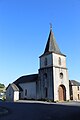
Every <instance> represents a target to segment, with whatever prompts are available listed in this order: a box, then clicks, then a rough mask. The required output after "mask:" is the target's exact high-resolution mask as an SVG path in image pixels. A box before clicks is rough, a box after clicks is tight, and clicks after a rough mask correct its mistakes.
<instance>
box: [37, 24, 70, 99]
mask: <svg viewBox="0 0 80 120" xmlns="http://www.w3.org/2000/svg"><path fill="white" fill-rule="evenodd" d="M39 58H40V69H39V89H38V92H39V98H40V99H48V100H53V101H65V100H69V79H68V71H67V68H66V55H64V54H62V53H61V51H60V49H59V47H58V45H57V43H56V40H55V37H54V34H53V32H52V26H51V27H50V33H49V37H48V40H47V44H46V47H45V50H44V53H43V54H42V55H41V56H40V57H39Z"/></svg>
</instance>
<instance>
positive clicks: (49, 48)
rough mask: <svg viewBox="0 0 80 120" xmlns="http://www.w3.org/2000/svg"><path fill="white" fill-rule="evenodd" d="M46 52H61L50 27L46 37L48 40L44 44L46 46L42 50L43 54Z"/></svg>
mask: <svg viewBox="0 0 80 120" xmlns="http://www.w3.org/2000/svg"><path fill="white" fill-rule="evenodd" d="M48 52H54V53H57V54H62V53H61V51H60V49H59V47H58V45H57V43H56V40H55V37H54V34H53V32H52V29H50V33H49V37H48V41H47V44H46V48H45V51H44V54H46V53H48Z"/></svg>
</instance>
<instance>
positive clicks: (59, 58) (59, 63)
mask: <svg viewBox="0 0 80 120" xmlns="http://www.w3.org/2000/svg"><path fill="white" fill-rule="evenodd" d="M59 65H61V58H60V57H59Z"/></svg>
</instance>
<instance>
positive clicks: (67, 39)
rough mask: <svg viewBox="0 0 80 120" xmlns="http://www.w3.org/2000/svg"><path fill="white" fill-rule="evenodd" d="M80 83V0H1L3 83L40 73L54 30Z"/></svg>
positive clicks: (73, 76) (72, 74)
mask: <svg viewBox="0 0 80 120" xmlns="http://www.w3.org/2000/svg"><path fill="white" fill-rule="evenodd" d="M50 22H51V23H52V25H53V32H54V35H55V38H56V41H57V43H58V45H59V48H60V50H61V52H62V53H64V54H66V55H67V68H68V71H69V79H76V80H78V81H80V72H79V71H80V53H79V52H80V0H0V83H4V84H5V85H6V86H7V85H8V84H9V83H12V82H13V81H14V80H16V79H17V78H18V77H20V76H22V75H27V74H33V73H37V72H38V69H39V56H40V55H41V54H42V53H43V52H44V49H45V45H46V42H47V39H48V35H49V31H50V25H49V24H50Z"/></svg>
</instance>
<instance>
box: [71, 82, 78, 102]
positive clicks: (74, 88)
mask: <svg viewBox="0 0 80 120" xmlns="http://www.w3.org/2000/svg"><path fill="white" fill-rule="evenodd" d="M69 82H70V84H69V85H70V99H71V100H76V101H77V100H80V83H79V82H77V81H75V80H70V81H69Z"/></svg>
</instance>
